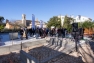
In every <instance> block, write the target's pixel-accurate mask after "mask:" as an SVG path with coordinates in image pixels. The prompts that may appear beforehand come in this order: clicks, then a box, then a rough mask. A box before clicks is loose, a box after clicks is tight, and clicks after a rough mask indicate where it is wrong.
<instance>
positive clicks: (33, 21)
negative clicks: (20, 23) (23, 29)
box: [32, 14, 35, 29]
mask: <svg viewBox="0 0 94 63" xmlns="http://www.w3.org/2000/svg"><path fill="white" fill-rule="evenodd" d="M32 28H34V29H35V15H34V14H32Z"/></svg>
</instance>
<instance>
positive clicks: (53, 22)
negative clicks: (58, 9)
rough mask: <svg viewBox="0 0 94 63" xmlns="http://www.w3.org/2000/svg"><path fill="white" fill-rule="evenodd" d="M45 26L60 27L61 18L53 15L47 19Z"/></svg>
mask: <svg viewBox="0 0 94 63" xmlns="http://www.w3.org/2000/svg"><path fill="white" fill-rule="evenodd" d="M47 26H48V28H51V26H55V27H57V28H60V27H61V19H60V18H58V17H57V16H54V17H52V18H50V19H49V21H48V23H47Z"/></svg>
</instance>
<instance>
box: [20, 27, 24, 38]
mask: <svg viewBox="0 0 94 63" xmlns="http://www.w3.org/2000/svg"><path fill="white" fill-rule="evenodd" d="M23 33H24V30H23V28H21V29H20V35H21V37H20V38H21V40H23Z"/></svg>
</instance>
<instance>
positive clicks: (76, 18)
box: [58, 15, 92, 26]
mask: <svg viewBox="0 0 94 63" xmlns="http://www.w3.org/2000/svg"><path fill="white" fill-rule="evenodd" d="M66 16H67V17H71V18H73V19H74V22H85V21H92V19H90V18H88V17H84V16H81V15H78V16H76V17H74V16H73V15H71V16H68V15H66ZM58 18H60V19H61V26H63V24H64V18H65V16H62V15H59V16H58Z"/></svg>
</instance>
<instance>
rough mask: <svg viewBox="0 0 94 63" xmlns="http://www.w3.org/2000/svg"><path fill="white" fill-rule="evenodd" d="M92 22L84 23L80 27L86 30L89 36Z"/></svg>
mask: <svg viewBox="0 0 94 63" xmlns="http://www.w3.org/2000/svg"><path fill="white" fill-rule="evenodd" d="M93 26H94V25H93V22H91V21H85V22H84V23H83V24H82V27H83V28H84V29H88V34H90V32H89V31H90V30H92V29H93Z"/></svg>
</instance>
